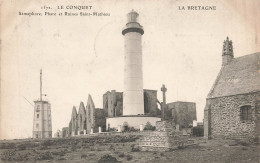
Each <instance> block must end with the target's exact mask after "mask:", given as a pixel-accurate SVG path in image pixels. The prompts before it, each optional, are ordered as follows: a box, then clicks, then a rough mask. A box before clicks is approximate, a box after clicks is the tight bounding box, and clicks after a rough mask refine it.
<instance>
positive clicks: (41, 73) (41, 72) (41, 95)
mask: <svg viewBox="0 0 260 163" xmlns="http://www.w3.org/2000/svg"><path fill="white" fill-rule="evenodd" d="M40 101H42V69H41V71H40Z"/></svg>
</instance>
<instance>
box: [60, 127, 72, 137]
mask: <svg viewBox="0 0 260 163" xmlns="http://www.w3.org/2000/svg"><path fill="white" fill-rule="evenodd" d="M61 132H62V133H61V134H62V137H63V138H66V137H69V135H70V133H69V127H63V128H62V131H61Z"/></svg>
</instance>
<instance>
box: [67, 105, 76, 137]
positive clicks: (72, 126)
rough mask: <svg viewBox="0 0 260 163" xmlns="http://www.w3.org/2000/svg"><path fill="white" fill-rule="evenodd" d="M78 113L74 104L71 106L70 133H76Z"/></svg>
mask: <svg viewBox="0 0 260 163" xmlns="http://www.w3.org/2000/svg"><path fill="white" fill-rule="evenodd" d="M77 118H78V113H77V109H76V107H75V106H73V108H72V114H71V120H70V125H69V128H70V133H71V134H77V133H78V122H77V121H78V119H77Z"/></svg>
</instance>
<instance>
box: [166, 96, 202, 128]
mask: <svg viewBox="0 0 260 163" xmlns="http://www.w3.org/2000/svg"><path fill="white" fill-rule="evenodd" d="M167 110H168V112H167V113H166V115H167V119H172V120H173V121H174V122H175V124H178V125H179V127H180V129H182V128H189V127H190V126H192V124H193V121H194V120H197V116H196V103H194V102H182V101H176V102H172V103H168V104H167Z"/></svg>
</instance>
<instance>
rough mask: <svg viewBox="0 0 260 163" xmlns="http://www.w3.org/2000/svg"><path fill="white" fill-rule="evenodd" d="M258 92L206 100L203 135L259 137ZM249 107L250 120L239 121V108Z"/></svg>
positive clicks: (241, 137)
mask: <svg viewBox="0 0 260 163" xmlns="http://www.w3.org/2000/svg"><path fill="white" fill-rule="evenodd" d="M259 101H260V92H256V93H251V94H244V95H234V96H227V97H219V98H213V99H207V104H206V108H205V111H204V113H205V115H204V124H205V125H204V131H205V132H204V135H205V136H207V137H213V138H214V137H225V138H235V139H252V138H254V137H259V119H260V111H259V109H260V107H259ZM245 105H249V106H251V109H252V115H251V116H252V119H251V120H242V119H241V111H240V109H241V107H242V106H245Z"/></svg>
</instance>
